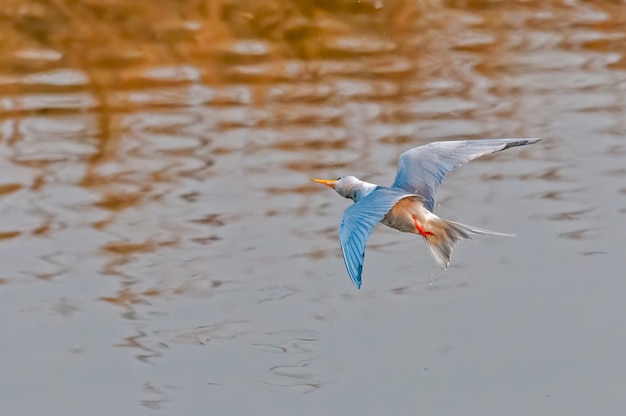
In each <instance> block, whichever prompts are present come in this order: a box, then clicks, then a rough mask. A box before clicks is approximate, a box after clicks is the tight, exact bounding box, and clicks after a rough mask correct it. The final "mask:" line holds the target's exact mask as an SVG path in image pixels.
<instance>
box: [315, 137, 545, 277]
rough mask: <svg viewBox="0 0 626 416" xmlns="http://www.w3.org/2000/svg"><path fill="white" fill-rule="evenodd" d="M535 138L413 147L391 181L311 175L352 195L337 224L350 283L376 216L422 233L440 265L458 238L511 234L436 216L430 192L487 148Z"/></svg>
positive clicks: (444, 266)
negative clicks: (457, 168) (382, 183)
mask: <svg viewBox="0 0 626 416" xmlns="http://www.w3.org/2000/svg"><path fill="white" fill-rule="evenodd" d="M540 140H541V139H490V140H461V141H444V142H433V143H429V144H427V145H424V146H419V147H415V148H413V149H410V150H407V151H406V152H404V153H402V154H401V155H400V158H399V160H398V170H397V172H396V178H395V180H394V181H393V184H392V185H391V187H387V186H380V185H376V184H373V183H369V182H365V181H362V180H360V179H358V178H356V177H354V176H342V177H340V178H337V179H335V180H325V179H314V178H311V180H312V181H314V182H318V183H321V184H324V185H326V186H329V187H331V188H333V189H334V190H335V191H337V193H338V194H339V195H341V196H343V197H344V198H350V199H351V200H352V201H354V204H353V205H351V206H350V207H348V208H347V209H346V210H345V211H344V213H343V215H342V217H341V222H340V224H339V242H340V243H341V251H342V253H343V260H344V263H345V265H346V269H347V270H348V274H349V275H350V279H352V282H353V283H354V285H355V286H356V287H357V288H360V287H361V272H362V270H363V261H364V258H365V245H366V244H367V239H368V238H369V236H370V234H371V233H372V230H373V229H374V226H375V225H376V224H377V223H378V222H381V223H383V224H384V225H386V226H388V227H391V228H395V229H396V230H399V231H403V232H406V233H413V234H419V235H421V236H422V237H424V239H425V240H426V245H427V247H428V251H429V252H430V254H431V256H432V257H433V259H434V260H435V262H436V263H437V264H438V265H439V267H441V268H442V269H444V270H445V269H447V268H448V265H449V264H450V256H451V255H452V248H453V247H454V245H455V244H456V243H457V242H458V241H459V240H461V239H472V235H498V236H508V237H513V236H514V235H513V234H504V233H498V232H495V231H489V230H484V229H481V228H477V227H472V226H469V225H465V224H460V223H458V222H454V221H450V220H444V219H443V218H439V217H438V216H437V215H435V214H434V213H433V210H434V208H435V196H436V194H437V189H439V185H441V182H442V181H443V178H444V176H445V175H446V174H447V173H448V172H450V171H452V170H453V169H454V168H455V167H457V166H461V165H463V164H464V163H467V162H469V161H470V160H473V159H476V158H478V157H481V156H484V155H488V154H490V153H495V152H499V151H502V150H505V149H508V148H510V147H515V146H525V145H527V144H533V143H537V142H538V141H540Z"/></svg>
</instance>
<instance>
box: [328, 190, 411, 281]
mask: <svg viewBox="0 0 626 416" xmlns="http://www.w3.org/2000/svg"><path fill="white" fill-rule="evenodd" d="M411 195H412V194H410V193H407V192H403V191H401V190H396V189H391V188H384V187H379V188H376V189H375V190H374V191H373V192H372V193H371V194H369V195H367V196H366V197H364V198H361V199H359V202H356V203H355V204H354V205H352V206H350V207H348V208H347V209H346V210H345V211H344V212H343V216H342V217H341V223H340V224H339V242H340V243H341V251H342V253H343V261H344V263H345V264H346V269H347V270H348V274H349V275H350V279H352V283H354V285H355V286H356V287H357V289H359V288H361V271H362V270H363V260H364V258H365V245H366V244H367V239H368V238H369V236H370V234H372V230H373V229H374V226H375V225H376V224H377V223H378V222H379V221H380V220H382V219H383V218H384V217H385V215H386V214H387V212H389V210H390V209H391V208H392V207H393V206H394V205H395V204H396V203H397V202H398V201H399V200H401V199H402V198H405V197H407V196H411Z"/></svg>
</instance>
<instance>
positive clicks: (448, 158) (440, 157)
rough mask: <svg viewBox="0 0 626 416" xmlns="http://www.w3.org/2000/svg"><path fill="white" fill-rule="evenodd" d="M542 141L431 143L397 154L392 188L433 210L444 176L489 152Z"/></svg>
mask: <svg viewBox="0 0 626 416" xmlns="http://www.w3.org/2000/svg"><path fill="white" fill-rule="evenodd" d="M539 140H541V139H490V140H462V141H448V142H434V143H430V144H427V145H424V146H419V147H416V148H413V149H411V150H407V151H406V152H404V153H402V154H401V155H400V159H399V160H398V171H397V172H396V179H395V180H394V181H393V185H392V187H393V188H400V189H402V190H404V191H407V192H411V193H414V194H417V195H419V196H421V197H422V198H424V206H425V207H426V208H427V209H428V210H429V211H431V212H432V211H433V209H434V207H435V196H436V194H437V190H438V189H439V185H441V182H442V181H443V178H444V176H445V175H446V174H447V173H448V172H450V171H451V170H452V169H454V168H455V167H457V166H461V165H462V164H464V163H467V162H469V161H470V160H473V159H476V158H477V157H480V156H484V155H487V154H490V153H495V152H499V151H501V150H505V149H508V148H510V147H515V146H524V145H527V144H533V143H536V142H538V141H539Z"/></svg>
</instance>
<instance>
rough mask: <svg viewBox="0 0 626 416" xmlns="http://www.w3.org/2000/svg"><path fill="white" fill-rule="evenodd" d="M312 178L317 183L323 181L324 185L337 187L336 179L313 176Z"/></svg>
mask: <svg viewBox="0 0 626 416" xmlns="http://www.w3.org/2000/svg"><path fill="white" fill-rule="evenodd" d="M311 180H312V181H313V182H317V183H321V184H322V185H326V186H328V187H330V188H333V189H335V182H337V181H336V180H334V179H315V178H311Z"/></svg>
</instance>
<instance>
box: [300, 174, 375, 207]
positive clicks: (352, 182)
mask: <svg viewBox="0 0 626 416" xmlns="http://www.w3.org/2000/svg"><path fill="white" fill-rule="evenodd" d="M311 180H312V181H313V182H317V183H321V184H322V185H326V186H328V187H330V188H333V189H334V190H335V191H336V192H337V193H338V194H339V195H341V196H343V197H344V198H350V199H351V200H353V201H354V202H356V201H357V200H358V199H359V198H362V197H364V196H365V195H367V194H369V193H370V192H371V191H372V189H373V188H372V187H374V188H375V187H376V185H373V184H371V183H367V182H363V181H362V180H360V179H358V178H356V177H354V176H340V177H339V178H337V179H315V178H311Z"/></svg>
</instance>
